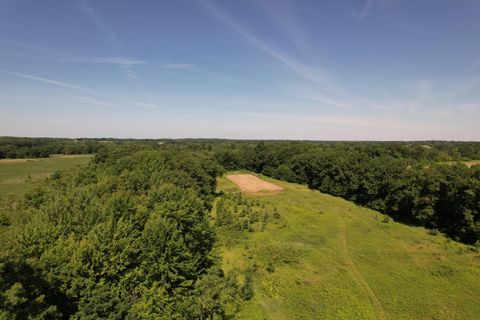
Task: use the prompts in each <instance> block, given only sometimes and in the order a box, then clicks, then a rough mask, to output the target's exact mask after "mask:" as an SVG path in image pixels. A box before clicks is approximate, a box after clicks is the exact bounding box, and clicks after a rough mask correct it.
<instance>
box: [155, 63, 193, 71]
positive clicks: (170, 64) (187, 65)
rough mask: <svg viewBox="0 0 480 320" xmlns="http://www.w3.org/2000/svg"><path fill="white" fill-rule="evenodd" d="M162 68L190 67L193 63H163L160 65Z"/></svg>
mask: <svg viewBox="0 0 480 320" xmlns="http://www.w3.org/2000/svg"><path fill="white" fill-rule="evenodd" d="M162 68H163V69H183V70H185V69H192V68H193V64H188V63H165V64H163V65H162Z"/></svg>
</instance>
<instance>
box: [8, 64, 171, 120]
mask: <svg viewBox="0 0 480 320" xmlns="http://www.w3.org/2000/svg"><path fill="white" fill-rule="evenodd" d="M0 74H5V75H9V76H13V77H16V78H21V79H26V80H30V81H35V82H40V83H47V84H50V85H54V86H59V87H63V88H69V89H74V90H80V91H82V92H84V94H89V95H92V96H95V97H99V98H107V99H110V100H115V101H121V102H124V103H126V104H127V105H135V106H138V107H141V108H142V109H144V110H147V111H159V110H161V109H162V108H163V106H161V105H159V104H156V103H151V102H145V101H140V100H136V99H130V98H123V97H119V96H113V95H109V94H105V93H102V92H99V91H98V90H94V89H91V88H87V87H83V86H79V85H76V84H72V83H68V82H63V81H58V80H53V79H49V78H45V77H39V76H36V75H31V74H25V73H20V72H14V71H10V70H3V69H0ZM93 101H94V100H93V99H91V100H90V101H89V102H90V103H94V102H93ZM95 103H97V104H103V105H106V104H113V102H105V101H101V100H95Z"/></svg>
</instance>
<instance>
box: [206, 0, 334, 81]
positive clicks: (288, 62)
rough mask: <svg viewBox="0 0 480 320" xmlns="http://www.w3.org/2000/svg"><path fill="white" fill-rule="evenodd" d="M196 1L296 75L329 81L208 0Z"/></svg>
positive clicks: (322, 74)
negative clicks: (274, 47)
mask: <svg viewBox="0 0 480 320" xmlns="http://www.w3.org/2000/svg"><path fill="white" fill-rule="evenodd" d="M198 3H200V5H201V6H202V8H203V9H204V10H205V11H206V12H207V13H208V14H210V15H211V16H212V17H214V18H216V19H217V20H219V21H221V22H223V23H224V24H225V25H227V26H228V27H230V28H231V29H232V30H234V31H236V32H237V33H238V34H239V35H240V36H241V37H242V38H243V39H244V41H246V42H247V43H248V44H250V45H251V46H253V47H254V48H256V49H258V50H260V51H262V52H263V53H265V54H267V55H269V56H270V57H272V58H274V59H275V60H277V61H279V62H281V63H282V64H283V65H285V66H286V67H287V68H289V69H290V70H291V71H293V72H294V73H295V74H297V75H298V76H300V77H302V78H304V79H307V80H311V81H314V82H316V83H324V84H325V83H327V82H329V79H328V77H327V76H326V75H325V74H324V71H323V72H318V70H317V69H316V68H314V67H312V66H310V65H307V64H305V63H303V62H301V61H299V60H297V59H294V58H292V57H290V56H288V55H286V54H284V53H282V52H280V51H278V50H275V49H273V48H272V47H270V46H269V45H268V44H267V43H265V42H264V41H262V40H261V39H260V38H258V37H256V36H255V35H254V34H252V33H251V32H249V31H248V30H247V29H246V28H244V27H243V26H242V25H241V24H239V23H238V22H236V21H235V20H234V19H233V18H232V17H230V16H229V15H228V14H227V13H226V12H224V11H223V10H221V9H220V8H219V7H218V6H216V5H215V4H214V3H212V2H211V1H209V0H201V1H199V2H198Z"/></svg>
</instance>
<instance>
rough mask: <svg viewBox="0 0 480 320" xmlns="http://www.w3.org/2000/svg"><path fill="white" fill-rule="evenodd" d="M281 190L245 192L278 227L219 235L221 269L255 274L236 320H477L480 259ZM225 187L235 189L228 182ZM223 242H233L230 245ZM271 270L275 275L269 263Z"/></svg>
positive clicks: (328, 200)
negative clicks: (271, 209) (276, 218)
mask: <svg viewBox="0 0 480 320" xmlns="http://www.w3.org/2000/svg"><path fill="white" fill-rule="evenodd" d="M262 178H264V179H265V180H267V181H270V182H273V183H275V184H278V185H280V186H281V187H283V188H284V191H283V192H280V193H274V194H271V195H247V197H248V198H255V199H257V200H259V201H261V202H264V203H265V204H266V205H274V206H276V207H277V208H278V209H279V211H280V214H281V222H279V223H269V224H268V225H267V227H266V229H265V230H264V231H263V232H261V231H255V232H243V233H242V236H241V237H237V239H238V241H236V242H233V244H232V242H231V241H228V240H229V239H227V238H226V237H228V234H227V235H225V234H224V235H223V236H221V240H223V243H224V245H223V246H222V249H221V250H222V256H223V262H222V264H223V268H224V269H225V270H226V271H229V270H232V269H238V270H244V269H246V268H247V267H254V268H255V269H256V272H255V275H254V293H255V294H254V297H253V299H252V300H250V301H248V302H246V303H245V305H243V306H242V308H241V311H240V313H239V315H238V317H237V318H238V319H278V320H280V319H462V320H465V319H480V253H478V252H476V251H475V250H474V248H472V247H468V246H465V245H462V244H459V243H456V242H454V241H450V240H448V239H447V238H445V237H444V236H442V235H431V234H429V233H428V232H427V230H425V229H424V228H420V227H411V226H406V225H403V224H400V223H396V222H393V221H391V220H390V219H385V216H383V215H382V214H380V213H378V212H375V211H372V210H369V209H366V208H362V207H359V206H356V205H355V204H353V203H351V202H348V201H346V200H343V199H341V198H337V197H333V196H329V195H325V194H322V193H320V192H318V191H312V190H309V189H308V188H306V187H304V186H301V185H297V184H291V183H285V182H281V181H277V180H274V179H269V178H265V177H262ZM218 189H219V191H223V192H225V193H229V192H238V191H239V189H238V188H237V187H236V185H235V184H234V183H233V182H231V181H230V180H228V179H226V178H225V177H222V178H220V179H219V180H218ZM226 243H229V245H228V246H227V245H226ZM272 263H273V264H274V267H275V268H274V271H273V272H271V271H272V270H269V271H267V268H266V266H267V265H269V264H272Z"/></svg>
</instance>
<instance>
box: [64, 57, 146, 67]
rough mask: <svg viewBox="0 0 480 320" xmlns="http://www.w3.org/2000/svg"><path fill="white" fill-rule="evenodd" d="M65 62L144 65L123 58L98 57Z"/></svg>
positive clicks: (138, 61) (137, 61)
mask: <svg viewBox="0 0 480 320" xmlns="http://www.w3.org/2000/svg"><path fill="white" fill-rule="evenodd" d="M66 61H67V62H78V63H93V64H116V65H123V66H129V65H137V64H146V63H147V62H146V61H144V60H136V59H129V58H124V57H98V58H80V57H76V58H75V59H70V60H66Z"/></svg>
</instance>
